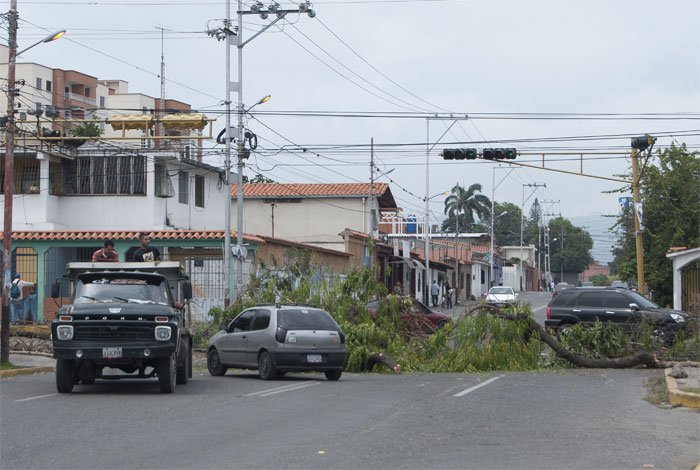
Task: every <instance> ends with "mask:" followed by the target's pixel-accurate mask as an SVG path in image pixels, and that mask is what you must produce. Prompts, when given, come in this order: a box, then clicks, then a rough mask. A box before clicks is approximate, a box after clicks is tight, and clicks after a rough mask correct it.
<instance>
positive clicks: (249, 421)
mask: <svg viewBox="0 0 700 470" xmlns="http://www.w3.org/2000/svg"><path fill="white" fill-rule="evenodd" d="M658 373H659V372H658V371H646V370H623V371H610V370H597V371H589V370H586V371H581V370H575V371H561V372H546V373H485V374H405V375H398V376H397V375H382V374H344V375H343V377H342V378H341V380H340V381H338V382H328V381H326V380H325V379H324V378H323V376H322V375H314V374H308V375H307V374H291V375H289V376H286V377H284V378H283V379H280V380H276V381H270V382H266V381H262V380H260V379H259V378H257V375H256V374H255V373H253V372H240V371H232V372H229V374H227V375H226V376H225V377H211V376H209V375H208V374H202V373H198V374H196V375H195V377H194V379H193V380H192V381H191V382H190V383H189V384H187V385H180V386H178V387H177V389H176V391H175V393H174V394H173V395H163V394H160V393H159V391H158V386H157V383H156V381H155V380H149V381H130V382H125V381H124V382H101V383H99V382H98V383H97V384H95V385H91V386H84V385H78V386H76V387H75V389H74V392H73V393H72V394H69V395H59V394H57V393H56V389H55V385H54V377H53V374H50V373H49V374H37V375H33V376H22V377H16V378H12V379H4V380H2V382H0V387H1V388H0V392H1V393H0V418H1V420H2V426H1V428H0V466H1V467H2V468H7V469H9V468H13V469H14V468H80V469H82V468H99V469H102V468H108V469H116V468H158V469H160V468H544V469H567V468H577V469H578V468H580V469H591V468H614V469H628V468H629V469H641V468H642V467H643V465H645V464H651V465H654V468H656V469H660V468H679V469H688V468H692V467H693V466H694V465H695V464H697V463H698V462H699V461H700V450H699V449H700V415H699V414H698V413H697V412H694V411H690V410H687V409H682V408H678V409H671V410H664V409H659V408H657V407H655V406H653V405H651V404H649V403H648V402H646V401H645V400H644V397H645V396H646V390H645V388H644V386H643V383H644V381H645V379H647V378H649V377H650V376H652V375H653V374H658Z"/></svg>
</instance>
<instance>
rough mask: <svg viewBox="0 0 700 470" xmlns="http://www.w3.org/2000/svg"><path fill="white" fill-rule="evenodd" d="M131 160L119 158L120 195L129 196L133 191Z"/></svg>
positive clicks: (126, 157)
mask: <svg viewBox="0 0 700 470" xmlns="http://www.w3.org/2000/svg"><path fill="white" fill-rule="evenodd" d="M130 160H131V158H130V157H128V156H125V157H119V194H129V192H130V190H131V161H130Z"/></svg>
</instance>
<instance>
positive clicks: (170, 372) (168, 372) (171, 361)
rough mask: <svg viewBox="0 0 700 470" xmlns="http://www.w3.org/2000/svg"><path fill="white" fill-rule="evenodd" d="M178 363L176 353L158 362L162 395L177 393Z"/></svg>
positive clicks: (159, 384)
mask: <svg viewBox="0 0 700 470" xmlns="http://www.w3.org/2000/svg"><path fill="white" fill-rule="evenodd" d="M176 361H177V359H176V358H175V353H172V354H171V355H170V357H167V358H162V359H160V360H159V361H158V369H157V373H158V386H159V387H160V392H161V393H173V392H174V391H175V380H176V379H175V376H176V374H177V367H176V366H177V362H176Z"/></svg>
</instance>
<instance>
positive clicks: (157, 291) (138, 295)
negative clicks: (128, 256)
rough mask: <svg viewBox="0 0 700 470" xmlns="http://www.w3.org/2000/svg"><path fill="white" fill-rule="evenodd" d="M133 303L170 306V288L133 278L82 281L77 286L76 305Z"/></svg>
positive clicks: (159, 281) (162, 284)
mask: <svg viewBox="0 0 700 470" xmlns="http://www.w3.org/2000/svg"><path fill="white" fill-rule="evenodd" d="M91 302H133V303H145V304H161V305H167V304H168V287H167V285H166V284H165V283H164V282H162V281H161V280H157V281H156V282H153V281H150V282H149V281H147V280H145V279H132V278H123V279H119V278H97V279H81V280H79V281H78V283H77V284H76V286H75V303H76V304H81V303H91Z"/></svg>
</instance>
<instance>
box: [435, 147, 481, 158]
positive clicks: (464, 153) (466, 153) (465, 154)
mask: <svg viewBox="0 0 700 470" xmlns="http://www.w3.org/2000/svg"><path fill="white" fill-rule="evenodd" d="M476 155H477V152H476V149H444V150H443V151H442V158H443V159H445V160H465V159H466V160H475V159H476Z"/></svg>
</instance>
